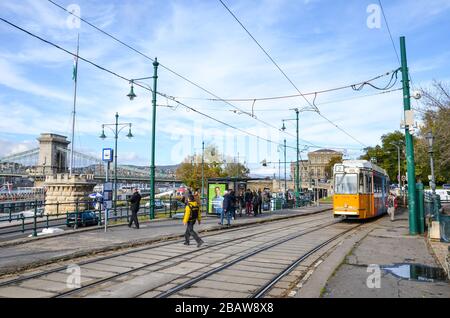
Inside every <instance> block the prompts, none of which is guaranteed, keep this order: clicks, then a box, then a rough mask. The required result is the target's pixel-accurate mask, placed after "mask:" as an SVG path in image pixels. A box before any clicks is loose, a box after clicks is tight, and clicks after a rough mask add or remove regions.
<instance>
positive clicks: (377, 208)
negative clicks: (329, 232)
mask: <svg viewBox="0 0 450 318" xmlns="http://www.w3.org/2000/svg"><path fill="white" fill-rule="evenodd" d="M333 188H334V196H333V214H334V216H335V217H340V216H345V217H346V218H349V219H369V218H373V217H375V216H378V215H381V214H384V213H386V212H387V207H386V202H387V197H388V195H389V176H388V175H387V174H386V171H385V170H384V169H382V168H380V167H378V166H377V165H375V164H373V163H371V162H369V161H365V160H346V161H344V162H343V163H339V164H336V165H335V166H334V169H333Z"/></svg>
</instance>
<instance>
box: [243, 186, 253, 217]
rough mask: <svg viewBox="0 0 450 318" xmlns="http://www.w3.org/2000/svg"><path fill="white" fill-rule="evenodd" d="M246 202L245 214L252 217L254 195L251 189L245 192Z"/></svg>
mask: <svg viewBox="0 0 450 318" xmlns="http://www.w3.org/2000/svg"><path fill="white" fill-rule="evenodd" d="M244 200H245V213H246V214H247V215H250V214H251V211H252V201H253V194H252V192H251V191H250V189H247V191H246V192H245V197H244Z"/></svg>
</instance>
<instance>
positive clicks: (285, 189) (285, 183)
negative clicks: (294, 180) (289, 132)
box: [284, 139, 287, 194]
mask: <svg viewBox="0 0 450 318" xmlns="http://www.w3.org/2000/svg"><path fill="white" fill-rule="evenodd" d="M286 192H287V174H286V139H285V140H284V193H285V194H286Z"/></svg>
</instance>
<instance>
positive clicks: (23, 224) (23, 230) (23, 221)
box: [20, 214, 25, 233]
mask: <svg viewBox="0 0 450 318" xmlns="http://www.w3.org/2000/svg"><path fill="white" fill-rule="evenodd" d="M20 218H21V219H22V233H25V217H24V216H23V214H22V215H21V216H20Z"/></svg>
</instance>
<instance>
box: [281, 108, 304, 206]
mask: <svg viewBox="0 0 450 318" xmlns="http://www.w3.org/2000/svg"><path fill="white" fill-rule="evenodd" d="M294 111H295V114H296V118H295V119H283V127H281V130H282V131H283V132H284V131H285V130H286V125H285V124H284V123H285V122H286V121H291V120H295V121H296V123H297V163H296V166H297V169H296V171H295V175H296V178H295V188H296V190H295V198H296V202H297V203H296V205H297V207H299V203H300V191H301V189H300V185H301V180H299V178H301V175H300V177H299V172H300V166H299V164H300V162H299V161H300V158H299V156H300V149H299V128H298V120H299V114H300V111H299V110H298V108H295V109H294Z"/></svg>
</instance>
